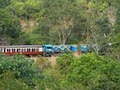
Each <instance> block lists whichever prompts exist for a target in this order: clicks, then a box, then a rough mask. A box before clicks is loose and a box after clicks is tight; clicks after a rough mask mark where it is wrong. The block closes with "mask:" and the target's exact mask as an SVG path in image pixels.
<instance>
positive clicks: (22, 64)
mask: <svg viewBox="0 0 120 90" xmlns="http://www.w3.org/2000/svg"><path fill="white" fill-rule="evenodd" d="M33 62H34V61H33V60H31V59H28V58H26V57H24V56H19V55H15V56H11V57H10V56H0V76H1V75H3V74H4V73H5V72H8V71H9V72H11V73H12V74H13V76H14V78H15V79H16V80H19V79H21V80H23V81H25V83H26V84H27V85H28V86H31V87H34V86H35V85H34V82H33V79H34V78H37V79H39V78H38V77H39V76H40V75H41V74H40V73H39V72H38V71H37V69H36V68H34V67H33ZM2 78H4V76H1V79H2Z"/></svg>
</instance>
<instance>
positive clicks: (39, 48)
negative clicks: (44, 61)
mask: <svg viewBox="0 0 120 90" xmlns="http://www.w3.org/2000/svg"><path fill="white" fill-rule="evenodd" d="M68 51H70V52H77V51H78V47H77V45H9V46H0V54H2V55H15V54H20V55H27V56H30V55H42V56H51V55H53V54H58V53H62V52H68Z"/></svg>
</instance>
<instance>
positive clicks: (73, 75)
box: [0, 0, 120, 90]
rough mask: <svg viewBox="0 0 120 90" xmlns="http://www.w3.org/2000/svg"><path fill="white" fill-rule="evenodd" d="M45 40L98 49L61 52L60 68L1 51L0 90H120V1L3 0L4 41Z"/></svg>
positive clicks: (0, 41)
mask: <svg viewBox="0 0 120 90" xmlns="http://www.w3.org/2000/svg"><path fill="white" fill-rule="evenodd" d="M42 44H53V45H56V44H58V45H59V44H77V45H80V44H90V45H93V47H92V49H93V51H94V52H93V53H88V54H85V55H82V56H80V57H75V56H74V55H72V54H71V53H67V54H63V55H60V56H58V58H57V60H56V62H57V63H56V65H55V66H51V65H50V62H49V60H48V59H46V58H43V57H39V58H38V59H37V60H36V61H34V60H31V59H29V58H26V57H24V56H19V55H15V56H11V57H9V56H3V55H1V56H0V90H120V0H0V45H42ZM109 44H112V46H109ZM100 48H103V50H104V51H105V55H100V54H99V50H100Z"/></svg>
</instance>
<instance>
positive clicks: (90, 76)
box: [58, 54, 120, 90]
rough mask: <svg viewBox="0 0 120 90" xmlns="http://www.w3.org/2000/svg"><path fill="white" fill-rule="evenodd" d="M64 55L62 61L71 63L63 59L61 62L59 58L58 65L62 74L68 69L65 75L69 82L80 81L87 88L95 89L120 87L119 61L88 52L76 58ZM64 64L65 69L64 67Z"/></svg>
mask: <svg viewBox="0 0 120 90" xmlns="http://www.w3.org/2000/svg"><path fill="white" fill-rule="evenodd" d="M64 57H65V58H64ZM64 57H63V58H62V61H64V62H71V63H64V62H63V63H61V62H62V61H61V62H59V60H58V65H59V66H60V71H62V72H63V73H62V75H63V74H64V72H65V73H66V71H67V73H66V75H65V79H66V80H67V83H70V82H72V83H78V84H81V85H83V86H84V87H86V88H91V89H95V90H103V89H105V90H113V89H114V90H119V89H120V87H119V86H120V85H119V84H120V73H119V72H120V62H119V61H117V60H112V59H111V58H107V57H103V56H97V55H95V54H87V55H83V56H82V57H79V58H74V57H72V56H70V55H66V56H64ZM66 57H67V58H66ZM60 60H61V58H60ZM66 60H67V61H66ZM65 64H66V65H65ZM62 66H64V68H65V69H62V68H61V67H62ZM66 67H69V68H66Z"/></svg>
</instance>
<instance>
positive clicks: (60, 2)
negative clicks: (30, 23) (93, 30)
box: [37, 0, 85, 44]
mask: <svg viewBox="0 0 120 90" xmlns="http://www.w3.org/2000/svg"><path fill="white" fill-rule="evenodd" d="M42 5H43V6H42V10H43V11H42V12H43V13H42V15H41V17H40V19H39V28H38V29H37V30H38V31H39V32H40V33H41V32H45V31H46V32H48V33H49V35H48V36H50V37H51V38H52V39H53V40H55V41H51V42H58V41H59V42H58V43H59V44H66V42H68V39H70V37H71V36H72V34H74V35H76V36H77V33H78V32H79V33H80V32H82V27H84V25H85V24H84V22H85V17H83V15H82V14H81V12H82V9H81V7H80V3H79V2H78V1H77V0H76V1H70V0H51V1H43V4H42ZM75 27H76V28H75ZM75 29H76V30H75ZM40 30H41V31H40ZM45 34H47V33H45ZM42 35H43V34H42ZM79 35H80V34H79Z"/></svg>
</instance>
